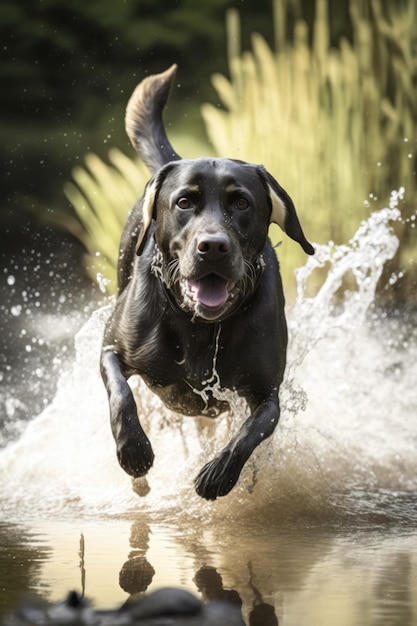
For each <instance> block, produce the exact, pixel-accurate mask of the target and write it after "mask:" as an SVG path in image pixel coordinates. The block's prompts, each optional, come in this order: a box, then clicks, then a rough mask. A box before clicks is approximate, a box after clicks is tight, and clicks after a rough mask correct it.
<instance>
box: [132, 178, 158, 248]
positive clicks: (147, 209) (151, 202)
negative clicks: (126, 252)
mask: <svg viewBox="0 0 417 626" xmlns="http://www.w3.org/2000/svg"><path fill="white" fill-rule="evenodd" d="M157 187H158V184H157V176H154V177H153V178H151V180H150V181H149V182H148V184H147V185H146V187H145V193H144V194H143V199H142V225H141V227H140V231H139V235H138V241H137V243H136V254H137V255H138V256H140V255H141V254H142V252H143V248H144V245H145V242H146V234H147V232H148V229H149V226H150V225H151V222H152V217H153V213H154V206H155V199H156V192H157Z"/></svg>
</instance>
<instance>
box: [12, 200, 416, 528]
mask: <svg viewBox="0 0 417 626" xmlns="http://www.w3.org/2000/svg"><path fill="white" fill-rule="evenodd" d="M398 196H399V194H397V196H396V198H397V199H398ZM391 200H392V199H391ZM394 200H395V198H394ZM399 218H400V213H399V211H398V209H397V208H396V205H395V202H394V201H393V202H391V206H390V207H388V208H386V209H383V210H381V211H377V212H375V213H372V215H371V216H370V217H369V219H368V220H366V221H365V222H363V223H362V224H361V225H360V227H359V229H358V231H357V233H356V234H355V236H354V237H353V238H352V240H351V241H350V242H349V243H348V244H345V245H341V246H335V245H334V244H332V243H329V244H327V245H320V246H316V255H315V257H310V258H309V259H308V260H307V263H306V265H305V266H304V267H302V268H300V269H299V270H297V281H298V297H297V301H296V304H295V306H294V308H293V309H292V310H291V311H289V312H288V321H289V331H290V344H289V353H288V368H287V372H286V378H285V383H284V385H283V388H282V394H281V400H282V407H283V408H282V418H281V422H280V425H279V426H278V428H277V430H276V432H275V434H274V436H273V437H271V438H270V439H269V440H268V441H267V442H265V443H264V444H262V446H260V448H258V449H257V450H256V451H255V453H254V455H253V457H252V458H251V460H250V461H249V463H248V464H247V466H246V468H245V469H244V471H243V473H242V477H241V480H240V481H239V484H238V486H237V487H236V488H235V489H234V490H233V491H232V493H231V494H230V495H229V496H227V498H222V499H219V500H218V501H216V502H215V503H207V502H205V501H203V500H201V498H199V497H198V496H197V495H196V494H195V493H194V489H193V477H194V476H195V475H196V474H197V473H198V471H199V469H200V468H201V467H202V465H203V464H204V463H205V462H206V461H208V460H209V459H210V458H212V457H213V456H215V455H216V453H217V452H218V451H219V450H220V449H221V448H222V447H223V446H224V445H225V443H226V442H227V441H228V439H229V438H230V436H231V434H232V433H234V432H235V431H236V430H237V428H238V426H239V425H240V424H241V422H242V419H243V417H242V412H241V410H240V409H239V408H236V407H235V408H234V411H233V413H232V415H231V416H230V417H229V418H228V419H224V418H219V419H217V420H208V419H204V418H199V419H195V418H183V417H181V416H179V415H177V414H175V413H173V412H171V411H169V410H168V409H166V408H165V407H163V406H162V405H161V403H160V401H159V399H158V398H157V397H156V396H155V395H153V394H152V393H151V392H150V391H149V390H148V388H147V387H146V386H145V385H144V384H143V383H142V382H141V381H140V380H139V379H136V378H133V379H131V381H130V385H131V387H132V389H133V391H134V393H135V397H136V400H137V404H138V410H139V413H140V414H141V420H142V422H143V424H144V427H145V430H146V431H147V432H148V434H149V437H150V439H151V441H152V444H153V447H154V450H155V453H156V460H155V464H154V467H153V468H152V469H151V471H150V473H149V477H148V480H149V485H150V491H149V493H148V494H147V495H146V497H144V498H138V496H137V495H136V494H135V493H134V492H133V490H132V488H131V481H130V479H129V477H128V476H126V475H125V474H124V472H123V471H122V470H121V469H120V468H119V466H118V464H117V461H116V457H115V446H114V442H113V439H112V437H111V433H110V427H109V424H108V407H107V398H106V394H105V391H104V387H103V385H102V382H101V379H100V375H99V371H98V361H99V353H100V346H101V337H102V333H103V328H104V324H105V322H106V319H107V318H108V315H109V314H110V306H108V307H104V308H102V309H100V310H98V311H96V312H95V313H94V314H93V316H92V317H91V318H90V320H89V321H88V322H87V324H86V325H85V326H84V328H83V329H82V330H81V331H80V332H79V333H78V334H77V336H76V340H75V350H76V359H75V362H74V363H73V366H72V368H71V370H70V371H68V372H67V373H66V374H65V375H64V376H63V377H62V378H61V380H60V383H59V387H58V390H57V393H56V396H55V398H54V400H53V402H52V403H51V404H50V405H49V406H48V407H47V408H46V410H45V411H43V412H42V413H41V415H39V417H37V418H36V419H35V420H33V421H32V422H31V423H30V424H29V425H28V427H27V428H26V430H25V432H24V433H23V434H22V436H21V437H20V439H19V440H18V441H15V442H13V443H10V444H9V445H8V446H7V447H6V448H5V450H3V451H2V452H1V453H0V475H1V482H0V497H1V500H2V504H3V510H4V512H6V513H7V511H8V510H9V511H10V510H11V509H14V510H19V512H20V513H21V514H22V515H31V514H33V515H37V514H38V512H39V511H40V510H42V511H44V512H48V511H49V512H50V513H51V514H52V513H53V514H57V511H59V512H60V514H61V515H62V514H65V512H68V513H71V512H72V513H73V512H74V511H76V512H82V513H83V514H84V515H97V514H100V515H103V514H110V515H130V514H131V512H132V511H137V510H143V511H144V512H145V511H151V512H152V514H153V515H154V516H155V515H164V514H166V513H167V512H169V513H170V514H171V515H177V516H178V515H180V514H181V510H182V509H183V503H184V502H187V515H191V516H196V517H204V518H205V519H207V518H208V517H209V516H216V515H221V516H225V515H226V516H231V515H233V513H234V512H235V513H236V514H237V515H239V516H242V515H243V514H245V515H258V514H259V512H260V511H261V510H263V509H264V510H267V509H271V507H272V509H273V513H274V516H275V517H276V518H277V519H278V518H279V516H281V517H283V518H284V517H285V516H286V515H291V516H294V515H304V516H305V515H310V516H314V515H317V516H320V515H323V514H324V512H325V514H326V515H328V514H329V511H330V512H331V511H333V512H337V513H338V514H339V513H340V510H341V507H340V506H339V505H338V504H337V494H338V493H340V491H342V490H346V489H347V488H348V489H350V493H354V492H357V490H358V489H361V490H367V489H390V490H410V489H415V488H416V486H417V484H416V483H417V478H416V477H417V471H416V470H417V462H416V460H415V449H416V444H417V424H416V423H415V417H414V416H415V414H416V408H417V406H416V404H417V402H416V399H415V397H414V396H415V393H414V391H413V390H414V385H415V355H416V346H417V337H416V333H415V329H414V330H411V331H410V327H409V326H406V327H404V328H403V327H402V323H401V322H400V321H398V320H389V319H387V318H386V316H384V315H381V316H378V315H376V314H375V313H374V314H372V315H369V311H370V308H371V307H372V305H373V302H374V298H375V290H376V286H377V283H378V281H379V279H380V277H381V273H382V270H383V267H384V264H385V263H386V262H387V261H388V260H389V259H391V258H392V257H393V256H394V254H395V252H396V250H397V247H398V240H397V238H396V236H395V234H394V233H393V230H392V227H391V223H392V222H393V221H395V220H398V219H399ZM323 267H326V268H328V270H327V274H326V277H325V280H324V282H323V284H322V286H321V287H320V289H319V290H318V292H317V293H316V294H315V295H314V296H308V295H306V294H307V292H308V283H309V281H310V280H311V278H312V276H313V274H314V272H315V271H316V270H319V271H320V269H321V268H323ZM348 275H349V276H350V280H351V279H352V277H353V279H354V280H353V286H354V288H351V289H350V290H347V291H346V293H345V297H344V299H343V300H341V299H340V297H338V292H339V290H340V287H341V285H342V284H343V281H345V280H346V277H347V276H348ZM405 333H406V334H407V342H408V343H407V344H405V343H404V341H405V340H404V341H402V339H401V338H402V337H405V336H406V335H405ZM413 333H414V334H413ZM214 366H215V363H214ZM214 372H215V367H214V370H213V373H214ZM211 382H212V383H213V385H212V386H213V388H214V387H216V380H215V379H213V380H212V381H211Z"/></svg>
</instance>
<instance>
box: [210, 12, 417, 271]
mask: <svg viewBox="0 0 417 626" xmlns="http://www.w3.org/2000/svg"><path fill="white" fill-rule="evenodd" d="M286 6H287V4H286V3H285V0H275V2H274V11H275V19H274V24H275V30H276V32H275V50H272V49H271V48H270V46H269V45H268V44H267V43H266V41H265V39H264V38H263V37H262V36H261V35H259V34H257V33H255V34H254V35H253V37H252V50H251V51H249V52H242V51H241V50H240V48H239V44H238V43H237V42H239V32H240V27H239V15H238V13H237V12H236V11H232V12H230V13H229V15H228V24H227V25H228V40H229V71H230V79H228V78H225V77H224V76H222V75H220V74H216V75H215V76H214V77H213V85H214V87H215V89H216V91H217V94H218V96H219V99H220V101H221V104H222V107H223V108H218V107H214V106H212V105H204V106H203V109H202V114H203V117H204V120H205V123H206V127H207V131H208V134H209V137H210V140H211V141H212V143H213V145H214V147H215V149H216V151H217V153H218V154H219V155H222V156H226V155H227V156H234V157H237V158H242V159H245V160H249V161H253V162H260V163H263V164H264V165H265V166H266V167H267V168H268V169H269V170H270V172H271V173H272V174H274V175H275V176H276V177H277V178H278V179H279V181H280V183H281V184H282V185H283V186H284V187H285V188H286V189H287V191H288V192H289V193H290V195H292V197H293V199H294V201H295V204H296V207H297V209H298V212H299V214H300V217H301V221H302V223H303V225H304V226H305V230H306V232H307V233H308V236H309V237H310V238H312V239H313V240H314V241H321V242H322V241H327V240H335V241H344V240H347V239H348V238H349V237H351V236H352V234H353V232H354V230H355V229H356V228H357V226H358V224H359V222H360V220H361V219H362V218H364V217H365V216H366V215H368V214H369V211H370V209H372V208H376V207H377V206H378V204H379V201H381V202H385V203H386V202H387V200H388V198H389V194H390V191H391V189H392V188H393V187H395V186H398V185H402V186H404V187H405V188H406V194H407V195H406V197H408V198H410V202H409V206H408V207H405V212H406V214H407V211H408V213H409V214H410V213H411V212H412V211H414V210H415V209H416V208H417V203H416V202H415V200H414V198H413V195H414V193H415V191H416V187H417V183H416V174H415V168H416V147H417V141H416V140H417V133H416V128H417V87H416V80H417V57H416V53H415V50H414V52H413V46H415V44H416V42H417V20H416V18H417V5H416V3H415V2H414V0H409V1H403V2H398V3H397V2H395V3H394V2H382V0H370V1H369V2H365V1H362V2H361V1H360V0H351V2H350V14H351V19H352V25H353V42H352V43H350V42H349V41H347V40H346V39H342V40H341V41H340V44H339V46H338V47H337V48H331V46H330V40H329V24H328V6H327V0H316V16H315V21H314V25H313V29H312V33H311V35H312V45H310V44H309V28H308V25H307V23H306V22H305V21H304V20H303V19H302V18H298V19H297V20H296V21H295V26H294V32H293V33H292V36H291V38H290V42H288V38H287V36H286V35H287V33H285V31H284V29H283V28H282V24H283V23H285V14H284V12H285V7H286ZM410 154H411V155H412V156H409V155H410ZM272 236H273V237H275V238H280V237H281V235H280V234H279V233H278V232H276V231H275V232H274V233H273V234H272ZM404 243H407V242H404ZM403 252H404V248H403ZM407 252H408V253H409V252H410V250H409V249H408V250H407ZM279 255H280V258H281V260H282V262H283V266H284V271H285V270H286V269H287V270H291V268H292V267H293V266H294V264H298V263H301V262H302V259H303V255H302V253H301V252H300V251H298V250H297V249H296V248H294V245H292V244H291V245H287V244H286V245H284V246H282V248H281V249H280V254H279ZM287 273H288V272H287Z"/></svg>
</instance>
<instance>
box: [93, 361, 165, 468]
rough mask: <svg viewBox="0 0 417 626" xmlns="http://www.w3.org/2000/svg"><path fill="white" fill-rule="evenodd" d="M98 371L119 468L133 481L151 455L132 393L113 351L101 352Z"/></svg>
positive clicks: (145, 465) (146, 464) (149, 465)
mask: <svg viewBox="0 0 417 626" xmlns="http://www.w3.org/2000/svg"><path fill="white" fill-rule="evenodd" d="M100 369H101V375H102V377H103V381H104V384H105V386H106V389H107V394H108V396H109V405H110V423H111V429H112V433H113V437H114V439H115V441H116V450H117V458H118V460H119V463H120V466H121V467H122V468H123V469H124V470H125V472H126V473H127V474H129V475H130V476H133V477H134V478H137V477H139V476H143V475H144V474H146V473H147V471H148V470H149V468H150V467H152V463H153V460H154V453H153V450H152V446H151V443H150V441H149V439H148V437H147V436H146V434H145V432H144V430H143V429H142V426H141V425H140V422H139V419H138V414H137V409H136V403H135V400H134V398H133V394H132V391H131V389H130V387H129V385H128V384H127V381H126V378H125V377H124V375H123V372H122V368H121V366H120V361H119V359H118V357H117V354H116V353H115V352H114V351H113V350H106V349H104V350H103V352H102V355H101V362H100Z"/></svg>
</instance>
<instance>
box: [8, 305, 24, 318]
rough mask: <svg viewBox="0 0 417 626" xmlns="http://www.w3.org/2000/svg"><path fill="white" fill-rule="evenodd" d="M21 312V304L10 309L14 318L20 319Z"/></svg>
mask: <svg viewBox="0 0 417 626" xmlns="http://www.w3.org/2000/svg"><path fill="white" fill-rule="evenodd" d="M21 312H22V305H20V304H16V305H15V306H12V308H11V309H10V313H11V314H12V315H13V316H14V317H19V315H20V314H21Z"/></svg>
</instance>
